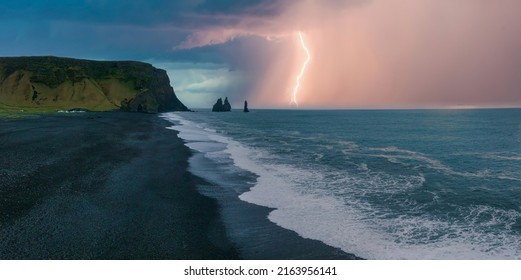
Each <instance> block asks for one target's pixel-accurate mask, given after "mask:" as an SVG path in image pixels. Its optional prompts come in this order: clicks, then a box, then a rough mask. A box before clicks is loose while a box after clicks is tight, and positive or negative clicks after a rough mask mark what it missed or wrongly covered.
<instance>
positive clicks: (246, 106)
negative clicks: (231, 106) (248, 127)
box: [244, 100, 250, 113]
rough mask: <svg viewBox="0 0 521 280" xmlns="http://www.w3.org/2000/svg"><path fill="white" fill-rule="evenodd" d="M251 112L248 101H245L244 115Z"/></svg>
mask: <svg viewBox="0 0 521 280" xmlns="http://www.w3.org/2000/svg"><path fill="white" fill-rule="evenodd" d="M249 111H250V110H248V101H247V100H244V113H248V112H249Z"/></svg>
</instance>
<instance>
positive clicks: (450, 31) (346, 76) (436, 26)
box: [179, 0, 521, 108]
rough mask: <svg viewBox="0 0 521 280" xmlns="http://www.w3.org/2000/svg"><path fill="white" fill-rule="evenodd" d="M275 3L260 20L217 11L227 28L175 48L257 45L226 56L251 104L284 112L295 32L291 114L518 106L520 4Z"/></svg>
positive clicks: (444, 0) (512, 0)
mask: <svg viewBox="0 0 521 280" xmlns="http://www.w3.org/2000/svg"><path fill="white" fill-rule="evenodd" d="M277 3H279V4H270V5H272V6H274V9H275V10H276V11H277V13H275V14H273V15H270V16H251V15H249V16H240V15H236V16H231V15H221V16H220V17H222V18H221V20H222V22H227V24H221V25H219V24H216V25H213V26H207V27H205V28H202V29H200V30H197V31H196V32H194V33H193V34H192V35H191V36H190V37H189V38H187V40H185V42H183V43H182V44H181V45H180V46H179V47H180V48H194V47H199V46H205V45H213V44H222V43H226V42H229V41H231V40H235V39H237V38H247V37H251V36H258V37H261V38H264V39H265V40H267V42H266V43H265V44H258V45H255V44H246V43H245V44H242V45H239V46H238V47H237V46H236V48H242V49H239V50H234V52H236V53H237V55H238V56H239V57H240V60H241V65H242V67H241V66H239V67H238V70H240V71H243V72H244V73H245V74H244V73H243V74H244V75H245V76H249V77H252V78H251V79H250V84H248V86H247V87H246V89H247V92H248V93H247V95H248V96H247V98H249V100H251V102H250V103H252V104H255V105H256V106H257V107H288V106H289V102H290V100H291V91H292V89H293V87H294V84H295V79H296V75H297V74H298V72H299V71H300V67H302V63H303V61H304V60H305V53H304V51H303V50H302V48H301V46H300V43H299V40H298V35H297V34H298V31H302V32H303V34H304V38H305V41H306V44H307V45H308V48H309V50H310V52H311V61H310V63H309V65H308V67H307V69H306V72H305V74H304V76H303V78H302V86H301V88H300V91H299V92H298V101H299V107H301V108H429V107H509V106H521V36H520V34H521V16H520V15H519V11H521V1H518V0H497V1H490V0H421V1H419V0H396V1H388V0H374V1H312V0H308V1H279V2H277ZM280 3H283V4H280ZM272 8H273V7H272ZM266 46H269V47H268V48H267V47H266Z"/></svg>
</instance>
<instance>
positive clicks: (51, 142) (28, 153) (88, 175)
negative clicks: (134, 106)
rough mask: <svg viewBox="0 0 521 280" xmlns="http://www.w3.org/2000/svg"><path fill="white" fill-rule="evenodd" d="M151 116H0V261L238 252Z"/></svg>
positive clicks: (173, 137) (179, 149) (182, 156)
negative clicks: (20, 117) (0, 200)
mask: <svg viewBox="0 0 521 280" xmlns="http://www.w3.org/2000/svg"><path fill="white" fill-rule="evenodd" d="M168 124H169V123H168V122H167V121H165V120H163V119H161V118H158V117H157V115H148V114H131V113H113V112H110V113H109V112H105V113H82V114H67V115H60V114H49V115H47V114H44V115H40V116H39V117H36V118H27V119H7V120H6V119H0V126H1V128H2V129H1V130H0V144H1V145H2V148H1V149H2V155H3V157H2V158H1V159H0V173H2V174H0V178H2V179H1V181H0V194H1V195H0V197H2V203H0V235H1V236H2V238H1V239H0V259H238V258H239V256H238V253H237V250H236V248H235V247H234V246H233V245H232V243H231V242H230V241H229V240H228V239H227V237H226V234H225V229H224V226H223V224H222V222H221V221H220V215H219V206H218V205H217V203H216V201H215V200H213V199H211V198H208V197H205V196H203V195H201V194H200V193H198V191H197V189H196V184H198V183H199V179H198V178H196V177H195V176H193V175H192V174H190V173H189V172H188V171H187V164H188V158H189V157H190V155H191V153H190V151H189V149H188V148H186V147H185V146H184V145H183V142H182V140H181V139H179V138H178V137H177V132H175V131H172V130H168V129H165V127H166V126H167V125H168Z"/></svg>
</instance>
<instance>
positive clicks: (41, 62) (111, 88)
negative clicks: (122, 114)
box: [0, 56, 188, 113]
mask: <svg viewBox="0 0 521 280" xmlns="http://www.w3.org/2000/svg"><path fill="white" fill-rule="evenodd" d="M2 107H3V108H11V109H13V108H14V109H20V110H22V109H23V110H38V111H57V110H69V109H73V108H83V109H87V110H92V111H112V110H124V111H130V112H148V113H156V112H165V111H187V110H188V109H187V108H186V106H185V105H183V103H181V101H179V99H177V97H176V95H175V92H174V89H173V88H172V87H171V86H170V80H169V78H168V75H167V74H166V71H165V70H162V69H157V68H154V67H153V66H152V65H151V64H148V63H143V62H135V61H92V60H81V59H72V58H60V57H51V56H46V57H3V58H0V108H2Z"/></svg>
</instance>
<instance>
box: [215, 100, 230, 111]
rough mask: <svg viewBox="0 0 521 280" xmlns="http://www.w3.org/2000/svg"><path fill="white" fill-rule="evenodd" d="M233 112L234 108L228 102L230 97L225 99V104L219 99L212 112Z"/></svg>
mask: <svg viewBox="0 0 521 280" xmlns="http://www.w3.org/2000/svg"><path fill="white" fill-rule="evenodd" d="M231 110H232V106H231V105H230V102H228V97H226V98H225V99H224V103H223V100H222V98H219V99H217V102H215V104H214V105H213V107H212V112H230V111H231Z"/></svg>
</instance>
